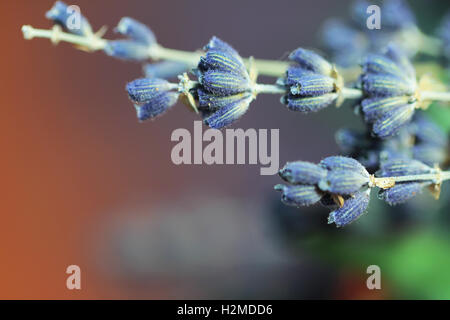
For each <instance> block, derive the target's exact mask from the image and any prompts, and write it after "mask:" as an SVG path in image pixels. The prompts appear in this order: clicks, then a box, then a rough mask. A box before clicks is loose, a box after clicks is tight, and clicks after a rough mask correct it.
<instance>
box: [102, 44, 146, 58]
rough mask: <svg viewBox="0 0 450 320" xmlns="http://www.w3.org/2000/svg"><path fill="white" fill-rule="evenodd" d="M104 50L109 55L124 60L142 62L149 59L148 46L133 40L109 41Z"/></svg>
mask: <svg viewBox="0 0 450 320" xmlns="http://www.w3.org/2000/svg"><path fill="white" fill-rule="evenodd" d="M103 50H104V51H105V53H106V54H107V55H109V56H111V57H116V58H119V59H123V60H135V61H142V60H147V59H148V57H149V55H148V46H147V45H145V44H143V43H141V42H137V41H133V40H115V41H108V43H107V44H106V46H105V48H104V49H103Z"/></svg>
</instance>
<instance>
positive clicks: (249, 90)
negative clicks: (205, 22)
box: [195, 37, 255, 129]
mask: <svg viewBox="0 0 450 320" xmlns="http://www.w3.org/2000/svg"><path fill="white" fill-rule="evenodd" d="M204 49H205V51H206V53H205V55H204V56H203V57H201V58H200V62H199V64H198V67H197V70H195V73H196V74H197V77H198V82H199V83H198V86H197V88H196V93H197V96H198V103H199V109H200V110H202V111H203V114H204V122H205V124H207V125H208V126H210V127H211V128H216V129H219V128H222V127H225V126H227V125H229V124H231V123H232V122H234V121H235V120H237V119H239V118H240V117H241V116H242V115H243V114H244V113H245V112H246V111H247V110H248V107H249V105H250V102H251V101H252V100H253V99H254V93H253V88H254V81H255V79H251V78H250V75H249V73H248V71H247V69H246V67H245V65H244V62H243V61H242V58H241V57H240V56H239V54H238V53H237V51H236V50H234V49H233V48H232V47H231V46H230V45H229V44H227V43H225V42H223V41H222V40H220V39H219V38H217V37H213V38H212V39H211V40H210V41H209V43H208V44H207V45H206V47H205V48H204Z"/></svg>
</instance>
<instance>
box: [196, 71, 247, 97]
mask: <svg viewBox="0 0 450 320" xmlns="http://www.w3.org/2000/svg"><path fill="white" fill-rule="evenodd" d="M199 82H200V83H201V85H202V87H203V88H204V90H206V91H209V92H211V93H215V94H218V95H222V96H226V95H232V94H236V93H240V92H244V91H250V90H251V84H250V81H249V79H248V78H244V77H242V76H241V75H237V74H234V73H227V72H223V71H216V70H208V71H206V72H204V73H203V74H202V75H201V76H200V78H199Z"/></svg>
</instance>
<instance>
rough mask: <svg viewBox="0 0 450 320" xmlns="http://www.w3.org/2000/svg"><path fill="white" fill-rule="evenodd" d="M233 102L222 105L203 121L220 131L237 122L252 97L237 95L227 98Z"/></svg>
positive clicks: (245, 110) (249, 95)
mask: <svg viewBox="0 0 450 320" xmlns="http://www.w3.org/2000/svg"><path fill="white" fill-rule="evenodd" d="M228 97H229V98H231V99H232V100H233V102H231V103H229V104H226V105H223V106H221V107H220V109H218V110H217V111H216V112H214V113H212V114H211V115H208V116H207V117H206V118H205V119H204V120H203V121H204V123H205V124H206V125H208V126H210V127H211V128H213V129H221V128H223V127H226V126H228V125H230V124H231V123H233V122H234V121H236V120H238V119H239V118H240V117H242V116H243V115H244V113H245V112H247V110H248V107H249V105H250V102H251V101H252V100H253V96H252V95H251V94H250V93H247V94H243V95H242V96H241V95H240V94H237V95H236V97H238V98H236V97H234V98H232V97H233V96H228Z"/></svg>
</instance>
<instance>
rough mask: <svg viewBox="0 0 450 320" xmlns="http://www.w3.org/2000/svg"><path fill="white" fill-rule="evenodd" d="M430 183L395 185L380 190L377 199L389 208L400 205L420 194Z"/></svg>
mask: <svg viewBox="0 0 450 320" xmlns="http://www.w3.org/2000/svg"><path fill="white" fill-rule="evenodd" d="M429 184H430V183H423V182H422V183H420V182H405V183H397V184H396V185H395V186H393V187H392V188H389V189H384V190H380V192H379V193H378V198H379V199H380V200H384V201H386V202H387V203H389V204H390V205H391V206H393V205H397V204H402V203H405V202H406V201H408V200H409V199H411V198H413V197H415V196H416V195H417V194H419V193H421V192H422V189H423V188H424V187H425V186H427V185H429Z"/></svg>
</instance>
